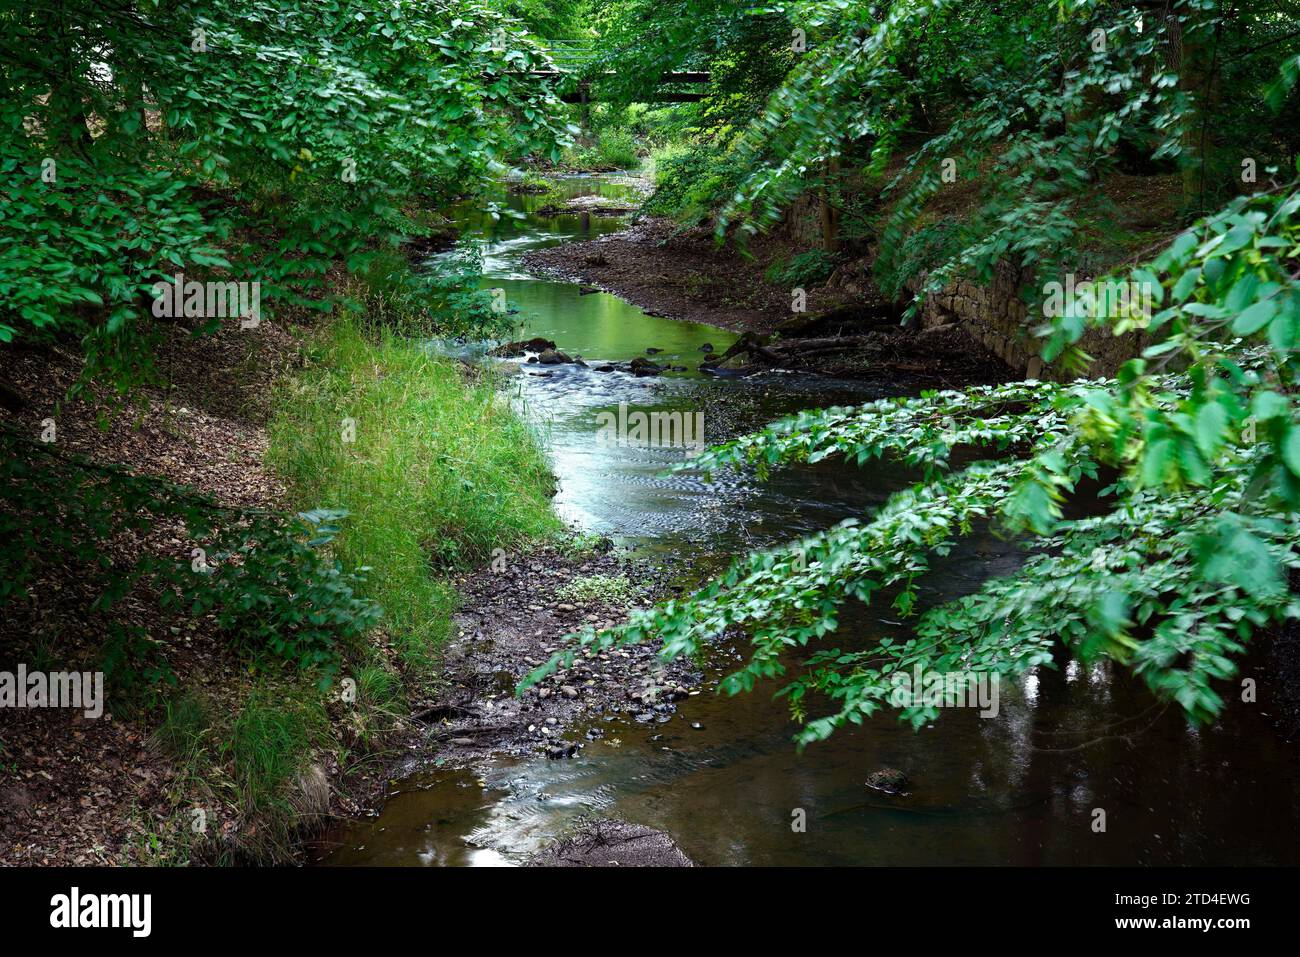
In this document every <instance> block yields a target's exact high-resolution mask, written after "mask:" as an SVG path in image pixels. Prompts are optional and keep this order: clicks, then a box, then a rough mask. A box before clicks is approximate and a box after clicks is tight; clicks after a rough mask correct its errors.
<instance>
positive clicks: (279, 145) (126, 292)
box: [0, 0, 565, 380]
mask: <svg viewBox="0 0 1300 957" xmlns="http://www.w3.org/2000/svg"><path fill="white" fill-rule="evenodd" d="M51 16H52V14H51V13H50V11H47V10H44V9H36V8H32V9H30V10H25V11H22V12H11V13H9V14H7V15H6V17H5V30H4V31H3V34H0V53H3V56H0V64H3V66H0V90H2V91H3V94H2V95H0V147H2V149H0V155H3V157H4V159H3V160H2V161H0V174H2V176H3V179H2V180H0V190H3V191H4V194H5V207H6V215H5V217H4V218H3V221H0V250H2V251H0V341H8V340H10V339H12V338H13V337H15V336H20V335H21V336H23V337H26V338H35V339H48V338H50V337H52V336H57V335H63V336H74V337H77V338H80V339H84V340H85V341H86V348H87V350H88V352H89V354H90V356H91V358H92V359H93V360H95V364H94V367H95V368H100V367H103V368H105V369H107V370H109V371H111V372H112V373H113V377H114V378H116V379H118V380H127V379H138V378H140V377H142V376H143V375H144V374H145V372H146V371H147V370H145V371H142V369H141V367H142V366H145V365H146V364H147V359H148V356H149V349H148V342H149V328H150V326H151V324H152V323H154V322H156V321H157V320H156V319H155V318H154V317H153V316H152V314H151V310H150V305H151V303H150V290H151V287H152V284H153V283H154V282H155V281H157V280H160V279H164V278H168V277H170V276H172V275H174V274H175V273H177V272H181V271H183V272H184V273H185V275H186V278H187V279H198V280H203V279H208V278H222V279H230V280H238V281H249V282H252V281H258V282H260V283H261V286H262V297H263V300H264V305H265V312H267V313H269V312H271V311H273V309H274V307H275V305H276V304H277V303H293V304H297V305H299V306H308V307H316V308H319V307H320V306H321V305H322V302H321V300H322V299H323V298H324V296H325V293H326V285H325V283H326V279H325V274H326V272H327V270H329V269H330V268H331V266H332V265H333V264H334V263H335V262H337V261H338V260H340V259H343V260H346V261H347V262H348V264H349V265H350V266H353V267H357V266H358V265H359V264H361V263H362V261H363V257H365V256H366V255H367V254H368V252H369V250H371V249H373V248H376V247H383V246H386V245H391V242H392V241H393V240H394V239H395V238H397V237H398V236H399V235H401V234H419V233H421V232H422V231H423V229H422V227H421V226H420V225H419V224H418V223H416V222H415V221H414V220H412V219H411V218H410V217H409V216H407V215H406V210H407V209H409V208H410V207H411V205H412V203H413V202H414V201H415V200H416V199H417V198H418V197H420V196H422V195H429V194H432V195H438V194H443V195H448V194H456V193H459V192H461V191H462V190H463V189H464V188H465V186H466V185H467V184H471V185H472V184H473V183H475V182H477V181H479V180H480V179H481V178H482V177H483V176H484V175H485V174H486V173H488V172H489V171H490V170H491V169H492V168H493V164H495V163H498V162H499V161H500V160H501V159H503V158H507V157H509V156H514V155H519V154H521V153H526V152H538V151H541V152H546V151H552V152H553V155H555V156H556V157H558V146H559V144H558V143H557V139H558V140H562V139H563V138H564V136H565V134H564V132H563V129H562V128H561V127H560V126H559V125H557V121H555V120H554V119H553V117H554V116H555V115H556V114H555V108H556V106H557V102H556V101H555V99H554V98H553V96H552V95H551V94H550V93H549V92H548V91H547V90H546V89H545V87H544V86H542V85H539V84H537V83H536V82H535V81H533V80H532V79H531V78H529V77H528V76H527V75H526V72H527V70H529V69H530V68H531V67H532V66H534V65H536V64H544V63H545V62H546V58H545V54H544V53H542V52H541V51H540V50H539V49H538V48H537V46H536V44H535V43H533V42H532V41H530V40H528V39H527V38H526V37H523V36H521V35H520V34H519V32H518V25H517V24H515V23H513V22H512V21H508V20H504V19H503V18H502V17H501V16H500V15H499V14H498V13H496V12H494V11H493V10H492V9H491V8H490V7H489V6H485V5H483V4H481V3H477V2H474V0H439V2H436V3H411V2H402V0H399V2H396V3H394V2H391V0H346V2H344V0H339V2H333V0H330V2H315V0H313V2H292V0H289V2H283V3H278V4H275V5H271V6H268V5H266V4H264V3H261V2H257V0H226V2H221V3H212V2H197V3H185V4H182V5H181V6H179V7H176V6H174V5H164V6H162V7H160V6H159V5H158V4H157V3H154V2H135V3H123V4H117V5H113V6H112V8H111V9H109V8H107V7H104V6H103V5H102V4H100V3H98V2H91V0H73V2H69V3H64V4H62V5H60V7H59V10H58V12H57V14H56V15H53V16H54V17H55V19H54V21H51V19H50V18H51ZM499 38H504V39H505V41H506V42H505V43H504V44H498V43H497V42H496V41H497V39H499ZM471 117H472V118H473V122H469V121H468V119H469V118H471ZM359 257H362V258H359ZM436 305H437V303H436V302H435V303H434V306H435V307H436Z"/></svg>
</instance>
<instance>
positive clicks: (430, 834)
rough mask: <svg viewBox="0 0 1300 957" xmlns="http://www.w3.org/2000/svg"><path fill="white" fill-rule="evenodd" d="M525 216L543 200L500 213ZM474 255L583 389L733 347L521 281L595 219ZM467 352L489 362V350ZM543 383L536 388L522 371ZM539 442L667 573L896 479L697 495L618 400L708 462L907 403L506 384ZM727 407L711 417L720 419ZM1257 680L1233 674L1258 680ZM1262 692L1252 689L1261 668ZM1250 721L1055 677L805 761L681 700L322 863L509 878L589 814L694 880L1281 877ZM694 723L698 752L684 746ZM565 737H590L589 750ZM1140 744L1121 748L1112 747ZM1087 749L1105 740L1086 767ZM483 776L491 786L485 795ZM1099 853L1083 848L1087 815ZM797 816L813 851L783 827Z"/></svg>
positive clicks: (470, 776) (509, 225)
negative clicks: (766, 434)
mask: <svg viewBox="0 0 1300 957" xmlns="http://www.w3.org/2000/svg"><path fill="white" fill-rule="evenodd" d="M561 182H562V183H564V184H565V189H566V190H568V191H569V192H570V193H571V194H573V195H579V194H584V193H592V192H597V191H599V192H601V193H602V194H603V195H607V196H615V197H616V198H617V196H618V194H619V190H620V187H618V186H611V185H609V184H608V183H607V182H604V181H602V180H600V179H597V178H591V177H586V178H572V179H568V180H563V181H561ZM510 202H511V204H512V205H513V206H514V207H515V208H517V209H521V210H523V211H526V212H529V211H532V210H534V209H535V208H536V206H537V205H538V201H537V200H536V198H535V197H527V196H525V197H511V198H510ZM466 218H467V225H468V227H469V231H470V233H471V235H477V236H480V237H482V238H485V239H486V240H487V241H488V247H487V255H486V257H485V263H486V275H485V278H484V284H485V285H487V286H503V287H504V288H505V289H506V290H507V294H508V296H509V298H510V300H511V301H512V302H514V303H516V304H517V305H519V307H520V309H521V313H522V317H523V318H524V319H525V321H526V324H527V335H529V336H532V335H542V336H546V337H547V338H550V339H553V340H555V341H556V343H557V344H558V346H559V348H561V349H563V350H564V351H566V352H568V353H570V354H574V353H577V354H581V355H582V356H583V357H584V358H585V359H586V360H587V361H588V362H589V363H591V364H592V365H596V364H598V363H599V362H600V361H602V360H626V359H630V358H632V357H633V356H637V355H644V354H645V350H646V348H647V347H651V346H653V347H656V348H659V349H662V350H664V351H663V353H661V354H658V355H656V356H655V361H658V362H663V361H672V362H674V363H675V364H680V365H685V366H688V367H689V368H690V369H692V370H693V369H694V368H695V366H696V365H698V362H699V359H700V357H701V355H702V352H701V351H700V348H699V347H700V346H701V345H703V344H705V343H709V344H712V345H713V346H714V347H715V349H716V350H717V351H722V350H723V349H725V347H726V346H727V344H729V343H730V342H731V341H733V340H734V335H733V334H732V333H728V332H725V331H723V330H719V329H714V328H711V327H707V326H700V325H695V324H691V323H677V322H672V321H670V320H665V319H660V318H656V317H652V316H647V315H645V314H644V313H642V312H641V310H639V309H637V308H636V307H634V306H631V305H630V304H628V303H625V302H623V301H622V300H620V299H618V298H617V297H614V296H610V295H607V294H604V293H598V294H592V295H586V296H582V295H579V292H578V288H577V286H575V285H573V284H570V283H562V282H551V281H548V280H542V279H536V278H533V277H530V276H529V275H528V273H527V270H525V269H524V268H523V266H522V263H521V262H520V260H521V257H522V256H523V255H524V253H526V252H527V251H528V250H530V249H535V248H539V247H541V246H545V245H551V244H554V243H559V242H568V241H573V240H583V239H590V238H594V237H596V236H598V235H601V234H603V233H608V232H612V231H615V230H618V229H620V228H622V225H623V222H622V221H621V220H617V219H608V218H602V217H594V216H589V215H581V216H564V217H556V218H553V219H539V218H537V217H533V216H530V217H529V218H528V219H527V220H524V221H515V220H508V219H502V220H501V221H499V222H493V221H492V220H490V219H489V218H487V217H486V216H482V215H478V214H475V213H474V212H473V211H466ZM480 351H481V350H480ZM540 371H550V372H552V373H553V374H552V375H550V376H549V377H542V376H536V375H533V374H531V373H533V372H540ZM512 381H513V383H514V385H515V386H516V389H517V393H516V401H517V402H518V403H519V404H520V407H521V408H522V409H523V410H524V411H525V413H526V414H527V415H528V416H529V417H530V419H531V420H532V421H534V422H535V423H537V425H538V427H539V429H540V430H541V432H542V435H543V436H544V439H545V441H546V444H547V448H548V450H549V452H550V455H551V458H552V462H553V466H554V469H555V471H556V473H557V475H558V477H559V483H560V489H559V494H558V496H557V499H556V504H557V507H558V508H559V510H560V512H561V514H562V515H563V516H564V517H565V518H566V519H568V520H570V521H571V522H573V523H574V524H576V525H577V526H579V527H581V528H583V529H586V530H589V531H593V532H600V533H607V534H612V535H615V536H618V537H620V538H623V539H626V540H629V541H632V542H634V543H636V544H639V545H641V546H643V547H647V548H652V549H662V550H665V551H679V550H680V551H682V552H684V553H685V555H686V556H687V561H685V562H681V563H680V565H681V566H682V567H693V568H695V569H699V568H700V567H702V566H704V565H707V564H709V563H710V562H716V561H718V560H720V559H721V558H724V557H725V556H728V555H731V554H736V553H738V552H741V551H744V550H745V549H746V548H748V547H752V546H765V545H770V544H773V543H776V542H779V541H783V540H786V539H788V538H791V537H794V536H797V535H800V534H806V533H809V532H812V531H816V530H819V529H822V528H825V527H827V526H828V525H831V524H834V523H835V522H837V521H839V520H840V519H842V518H845V517H849V516H859V515H862V514H863V513H864V512H865V511H867V510H869V509H870V508H871V507H873V506H876V505H879V504H880V503H882V502H883V501H884V499H885V498H886V497H887V496H888V495H889V493H891V492H892V491H894V490H896V489H898V488H901V487H903V486H904V485H905V484H906V483H907V482H908V481H909V480H910V479H911V476H910V475H909V474H908V473H906V472H905V471H904V470H901V469H899V468H898V467H896V466H892V465H889V464H882V463H872V464H871V465H870V466H868V467H867V468H864V469H855V468H846V467H843V466H842V465H837V464H835V463H824V464H822V465H819V466H817V467H814V468H801V469H797V470H786V471H782V472H779V473H777V474H776V475H774V476H773V477H772V479H771V481H769V482H767V483H758V482H756V481H754V480H753V479H752V477H750V476H740V475H726V476H721V477H719V479H718V480H716V481H714V482H712V483H709V482H705V481H703V480H701V479H700V478H698V477H697V476H694V475H691V474H688V473H676V474H672V475H669V476H667V477H665V476H664V475H663V474H662V473H663V469H664V468H665V467H667V466H668V465H670V464H672V463H674V462H677V461H680V460H681V458H682V457H683V455H684V454H685V453H684V452H683V451H682V450H674V449H651V448H629V447H618V446H602V445H599V444H598V443H597V442H596V415H597V414H598V413H599V412H602V411H607V410H616V409H617V407H618V404H619V403H620V402H625V403H627V405H628V407H629V408H639V409H644V410H651V409H654V410H672V409H681V410H689V411H695V410H697V409H699V410H702V411H703V412H704V421H705V435H706V438H707V439H708V440H709V441H715V440H718V439H724V438H727V437H730V436H732V435H736V434H739V433H741V432H744V431H746V430H749V429H752V428H756V427H758V426H761V425H762V424H764V423H766V422H767V421H770V420H771V419H773V418H775V417H777V416H779V415H782V414H786V413H789V412H794V411H797V410H799V409H802V408H807V407H815V406H823V405H834V404H849V403H853V402H860V401H864V400H866V399H871V398H875V397H878V396H880V395H887V394H896V393H898V392H899V391H901V389H900V387H899V386H898V385H896V384H893V383H888V382H877V383H857V384H850V383H839V384H836V383H826V382H824V381H823V382H810V381H808V380H804V379H798V378H795V377H791V376H780V375H776V376H765V377H762V378H758V379H745V380H734V379H731V380H716V379H708V378H705V377H702V376H699V375H698V374H695V373H693V372H692V373H679V374H670V375H667V376H663V377H659V378H653V379H635V378H632V377H630V376H627V375H623V374H619V373H597V372H595V371H592V370H584V369H580V368H574V367H551V368H550V369H547V370H539V369H535V368H534V369H527V368H525V370H524V371H523V372H522V373H521V375H520V376H518V377H515V379H514V380H512ZM724 393H725V395H724ZM1017 560H1018V559H1017V556H1016V554H1015V552H1014V551H1013V550H1012V549H1011V548H1010V547H1009V546H1008V545H1007V544H1006V543H1005V542H1002V541H999V540H998V539H996V538H995V537H993V536H992V535H989V534H988V533H986V532H980V533H977V534H976V535H974V536H971V538H970V539H969V540H967V541H966V542H964V543H963V545H962V547H961V548H959V549H958V550H957V551H956V552H955V553H954V554H953V555H952V556H950V557H948V558H947V559H944V560H941V561H939V562H936V563H935V570H934V573H933V574H931V575H930V576H928V579H927V581H926V583H925V586H924V589H923V599H924V600H926V601H930V602H932V601H936V600H942V599H945V598H951V597H954V596H957V595H960V594H965V593H968V592H970V591H972V590H973V589H975V588H976V587H978V585H979V583H980V582H981V581H982V580H983V579H984V578H985V577H986V576H988V575H996V574H1007V573H1009V572H1010V571H1012V570H1014V568H1015V566H1016V563H1017ZM891 617H892V616H891V615H890V613H889V612H888V611H887V610H885V609H884V608H883V607H882V608H875V607H873V608H871V609H861V608H858V609H853V610H848V611H846V613H845V615H844V616H843V620H842V622H841V627H840V632H841V638H842V645H843V646H844V647H856V646H860V645H862V644H863V643H865V642H866V641H868V640H871V639H873V638H874V637H876V636H879V635H881V634H882V633H886V632H888V633H901V631H900V629H899V628H898V626H897V625H896V624H894V623H892V622H891V620H890V619H891ZM1257 667H1258V666H1257V665H1255V664H1248V666H1247V668H1246V670H1245V672H1244V675H1243V676H1253V677H1255V678H1257V679H1260V678H1261V677H1262V675H1261V674H1259V673H1258V672H1257ZM1253 669H1254V670H1253ZM1259 684H1260V689H1261V702H1260V704H1258V705H1250V706H1247V705H1236V706H1232V705H1230V706H1229V708H1228V711H1227V713H1226V714H1225V716H1224V718H1223V719H1222V720H1221V721H1220V722H1218V723H1217V724H1216V725H1214V726H1213V727H1210V728H1203V729H1193V728H1190V727H1189V726H1188V725H1187V724H1186V723H1185V722H1184V721H1183V720H1182V718H1181V717H1180V716H1179V714H1178V713H1177V709H1176V708H1175V709H1170V710H1168V711H1164V712H1161V711H1160V709H1158V708H1152V706H1151V698H1150V697H1149V695H1147V694H1146V692H1145V691H1143V690H1142V689H1141V688H1140V687H1137V686H1136V684H1135V682H1133V681H1132V680H1131V679H1130V678H1128V677H1127V675H1123V674H1115V673H1112V670H1111V668H1110V667H1109V666H1108V665H1097V666H1094V667H1093V668H1091V669H1090V670H1085V669H1083V668H1082V667H1081V666H1080V665H1079V664H1078V663H1077V662H1066V661H1063V662H1062V668H1061V669H1060V670H1059V671H1050V670H1043V671H1041V672H1039V673H1037V674H1033V675H1030V676H1028V677H1027V678H1026V679H1025V680H1024V681H1023V682H1022V683H1020V684H1019V685H1017V686H1015V687H1010V688H1009V687H1007V685H1006V683H1004V685H1003V687H1002V689H1001V691H1002V694H1001V702H1000V704H1001V714H1000V717H999V718H998V719H995V720H982V719H980V718H979V717H978V716H977V715H976V714H975V712H973V711H970V710H961V709H952V710H949V711H948V712H947V713H945V714H944V716H943V717H942V719H941V720H940V721H939V722H937V723H936V724H935V725H933V726H931V727H927V728H923V729H922V730H920V731H919V732H913V731H912V730H911V729H910V728H908V727H904V726H901V725H899V724H897V723H896V722H895V721H894V720H893V719H892V718H891V717H889V716H888V715H881V716H878V717H877V718H876V719H874V720H872V721H869V722H868V723H867V724H866V725H864V726H862V727H859V728H854V729H852V730H851V731H845V732H839V733H837V734H836V735H835V736H834V737H833V738H832V739H831V740H830V741H828V742H825V743H822V744H818V745H813V746H810V747H809V748H808V749H807V751H805V752H804V753H803V754H800V753H798V752H797V751H796V750H795V749H794V747H793V745H792V743H791V734H792V733H793V726H792V725H791V723H790V721H789V718H788V713H787V712H786V709H785V706H784V705H783V704H782V703H781V702H779V701H774V700H772V699H771V698H770V696H769V695H768V694H767V693H766V692H765V691H764V690H763V689H760V690H759V691H757V692H756V693H754V694H750V695H743V696H740V697H738V698H732V699H722V698H719V697H718V696H716V695H713V694H709V693H705V694H702V695H700V696H697V697H694V698H690V699H688V700H687V701H685V702H683V703H682V705H681V707H680V709H679V711H678V712H677V714H676V715H675V716H674V717H673V719H672V720H671V721H670V722H668V723H667V724H662V725H652V726H641V725H637V724H636V723H635V722H631V721H627V720H620V721H612V722H606V721H603V720H602V719H600V718H599V717H596V718H593V720H592V724H598V725H600V726H602V728H603V730H604V732H605V738H604V739H602V740H595V741H591V742H589V743H588V745H587V747H586V748H585V749H583V750H582V751H581V752H580V753H579V756H578V757H576V758H574V759H572V760H568V761H547V760H546V759H544V758H537V759H527V760H521V759H514V758H501V759H497V760H493V761H490V762H488V763H486V764H485V765H483V766H481V767H478V768H476V769H475V771H474V772H471V771H468V770H444V769H434V770H431V771H428V772H424V773H420V774H416V775H414V776H412V777H411V778H409V779H407V780H405V781H402V782H400V783H399V785H398V787H397V789H396V791H397V793H396V794H395V795H394V796H393V797H392V798H391V799H390V800H389V802H388V803H387V805H386V806H385V808H384V810H383V812H382V814H381V815H380V816H379V817H378V818H375V819H373V820H369V821H363V822H358V823H356V824H354V825H352V826H350V827H348V828H346V829H343V830H342V831H340V832H339V833H338V834H336V835H335V836H334V839H335V841H336V842H337V846H336V849H335V850H334V852H333V854H332V855H331V856H330V858H329V863H334V864H411V865H459V864H486V865H490V864H510V863H517V862H519V861H521V860H522V859H523V858H525V857H527V855H528V854H529V853H531V852H532V851H534V850H536V849H538V848H540V847H541V846H543V845H545V844H546V843H548V842H549V841H550V840H552V839H554V837H555V836H556V835H557V834H559V833H561V832H562V831H563V830H564V829H565V828H566V827H567V826H569V825H570V824H571V823H572V822H573V821H574V820H575V819H577V818H578V817H580V816H583V815H589V814H593V813H595V814H606V815H614V816H619V817H623V818H625V819H627V820H631V821H634V822H637V823H643V824H647V825H650V826H652V827H657V828H661V829H663V830H665V831H667V832H668V833H670V834H672V835H673V837H674V838H675V839H676V840H677V841H678V843H679V844H680V845H681V846H682V848H683V849H684V850H685V851H686V853H687V854H688V855H689V856H690V857H691V858H692V859H694V860H695V861H697V862H698V863H702V864H895V865H926V864H1008V863H1011V864H1131V863H1137V864H1235V863H1240V864H1248V863H1281V862H1294V860H1295V859H1296V853H1297V850H1298V849H1300V845H1298V842H1297V836H1298V835H1300V826H1298V822H1297V813H1300V812H1298V811H1297V809H1300V774H1298V773H1297V764H1296V761H1295V757H1294V754H1293V752H1292V749H1291V748H1289V747H1288V746H1286V745H1284V744H1283V743H1282V742H1280V741H1279V740H1278V738H1277V735H1276V733H1275V732H1274V730H1273V728H1272V725H1271V723H1270V721H1269V718H1268V714H1267V713H1268V711H1269V707H1268V691H1267V683H1266V682H1265V681H1262V680H1261V681H1259ZM692 722H699V723H701V724H702V725H703V726H704V728H703V730H701V731H695V730H692V729H691V727H690V725H691V723H692ZM578 730H579V731H580V730H581V729H578ZM1134 731H1141V732H1142V733H1141V734H1140V735H1138V736H1137V737H1135V738H1134V739H1133V741H1132V742H1131V743H1130V741H1129V740H1128V739H1126V738H1124V737H1123V735H1125V734H1131V733H1132V732H1134ZM1087 742H1094V743H1091V744H1088V745H1087V746H1084V747H1080V746H1081V745H1084V744H1085V743H1087ZM881 767H896V768H901V769H903V770H904V771H905V772H906V773H907V774H908V776H909V778H910V779H911V781H912V782H913V783H912V786H911V790H912V793H911V794H910V795H908V796H906V797H896V798H891V797H887V796H885V795H881V794H879V793H878V792H874V791H871V790H869V789H867V788H866V787H864V784H863V781H864V779H865V778H866V776H867V775H868V774H869V773H870V772H871V771H874V770H876V769H879V768H881ZM479 777H481V778H482V779H483V780H484V782H485V784H486V786H485V787H480V786H479V784H478V780H477V779H478V778H479ZM1098 807H1100V808H1104V809H1105V810H1106V812H1107V831H1106V833H1104V834H1095V833H1093V832H1092V830H1091V823H1092V819H1093V818H1092V811H1093V809H1094V808H1098ZM796 808H801V809H803V810H804V811H805V812H806V814H807V820H808V826H807V831H806V833H795V832H793V831H792V829H791V827H790V823H791V816H792V811H793V810H794V809H796Z"/></svg>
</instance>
